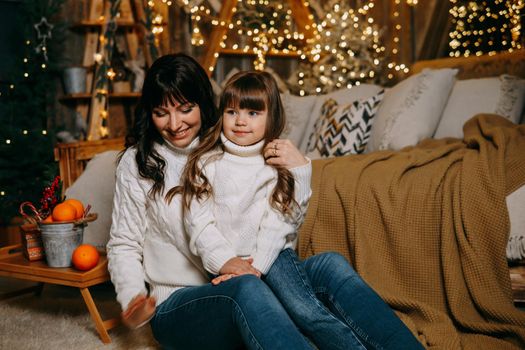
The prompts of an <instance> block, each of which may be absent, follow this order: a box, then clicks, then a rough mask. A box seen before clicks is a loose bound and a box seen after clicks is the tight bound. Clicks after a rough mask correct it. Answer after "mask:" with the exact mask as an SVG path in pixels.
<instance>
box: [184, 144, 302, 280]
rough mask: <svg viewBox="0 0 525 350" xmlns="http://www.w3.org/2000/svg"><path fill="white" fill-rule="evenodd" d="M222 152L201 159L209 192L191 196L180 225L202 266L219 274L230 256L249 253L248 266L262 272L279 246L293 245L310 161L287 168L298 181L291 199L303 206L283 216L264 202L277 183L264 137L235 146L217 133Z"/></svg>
mask: <svg viewBox="0 0 525 350" xmlns="http://www.w3.org/2000/svg"><path fill="white" fill-rule="evenodd" d="M221 139H222V142H223V144H224V151H225V152H224V153H222V154H220V156H213V154H214V152H212V154H211V155H210V157H209V158H208V160H205V161H203V164H204V167H203V173H204V174H205V175H206V177H207V178H208V180H209V181H210V183H211V185H212V188H213V196H212V197H209V198H208V199H206V200H202V201H199V200H197V199H194V200H193V201H192V203H191V206H190V210H189V211H188V212H186V214H185V217H184V223H185V225H186V232H187V233H188V235H189V237H190V250H191V251H192V253H194V254H195V255H198V256H200V257H201V259H202V262H203V264H204V268H205V269H206V270H207V271H209V272H210V273H212V274H216V275H217V274H219V270H220V268H221V267H222V266H223V265H224V264H225V263H226V262H227V261H228V260H229V259H231V258H233V257H236V256H240V257H248V256H251V257H252V258H253V259H254V261H253V266H254V267H255V268H256V269H258V270H259V271H261V272H262V273H263V274H266V273H267V272H268V270H269V269H270V267H271V265H272V263H273V262H274V261H275V259H276V258H277V255H279V252H281V251H282V250H283V249H285V248H288V247H293V248H295V243H296V237H297V229H298V228H299V226H300V224H301V223H302V221H303V215H302V213H304V212H305V211H306V206H307V203H308V199H309V197H310V194H311V191H310V186H309V183H310V175H311V163H310V162H308V164H306V165H304V166H301V167H297V168H294V169H292V172H293V174H294V176H296V178H297V179H298V180H299V181H307V183H306V184H305V183H302V184H301V183H299V182H298V183H297V184H296V186H295V191H296V196H295V197H296V198H298V199H299V201H298V202H299V204H300V206H301V207H302V209H303V210H300V209H298V210H295V212H294V215H293V216H292V217H291V218H290V217H285V216H284V215H283V214H282V213H281V212H279V211H277V210H275V209H274V208H272V207H271V206H270V198H271V195H272V192H273V190H274V188H275V185H276V183H277V171H276V170H275V168H274V167H272V166H270V165H267V164H266V163H265V161H264V158H263V156H262V154H261V151H262V148H263V146H264V141H261V142H258V143H257V144H255V145H251V146H238V145H236V144H235V143H233V142H231V141H229V140H228V139H227V138H226V137H224V135H222V134H221Z"/></svg>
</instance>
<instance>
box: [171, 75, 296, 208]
mask: <svg viewBox="0 0 525 350" xmlns="http://www.w3.org/2000/svg"><path fill="white" fill-rule="evenodd" d="M227 108H236V109H250V110H254V111H263V110H267V111H268V114H267V116H268V117H267V118H268V119H267V122H266V130H265V133H264V146H266V145H267V144H268V143H269V142H271V141H272V140H274V139H276V138H278V137H279V135H280V134H281V133H282V131H283V129H284V126H285V123H286V117H285V113H284V108H283V104H282V101H281V97H280V95H279V89H278V87H277V83H276V82H275V80H274V79H273V77H272V76H271V75H270V74H269V73H267V72H259V71H247V72H239V73H237V74H235V75H234V76H232V77H231V78H230V80H228V82H227V84H226V86H225V88H224V91H223V93H222V95H221V99H220V104H219V116H220V117H219V122H217V124H216V125H215V126H214V127H212V128H211V129H210V130H209V131H208V132H207V133H206V134H205V135H204V136H203V137H202V138H201V142H200V144H199V146H198V147H197V148H196V149H195V150H194V151H193V152H192V153H190V155H189V157H188V161H187V163H186V166H185V168H184V171H183V173H182V184H181V185H180V186H177V187H174V188H172V189H171V190H169V191H168V193H167V194H166V199H167V200H168V201H171V200H172V198H173V196H175V194H177V193H182V204H183V208H184V210H186V209H188V208H189V205H190V202H191V200H192V198H193V197H194V196H195V197H196V198H197V199H198V200H202V199H204V198H207V197H209V196H210V195H213V189H212V187H211V185H210V183H209V181H208V179H207V178H206V176H205V175H204V174H203V173H202V168H201V167H200V166H199V161H200V159H201V158H202V156H203V155H204V154H206V153H207V152H210V151H212V150H213V149H215V148H216V147H217V146H221V147H222V148H223V145H222V142H221V138H220V135H221V131H222V119H223V114H224V111H225V110H226V109H227ZM264 146H263V150H264ZM223 151H224V148H223ZM211 159H215V157H213V158H210V159H209V160H211ZM274 168H275V169H276V170H277V184H276V186H275V188H274V190H273V193H272V197H271V200H270V205H271V206H272V207H273V208H275V209H277V210H279V211H280V212H282V213H283V214H285V215H289V214H291V212H292V209H293V206H294V205H296V204H297V203H296V202H295V200H294V184H295V183H294V178H293V175H292V173H290V171H288V169H286V168H284V167H281V166H276V165H274Z"/></svg>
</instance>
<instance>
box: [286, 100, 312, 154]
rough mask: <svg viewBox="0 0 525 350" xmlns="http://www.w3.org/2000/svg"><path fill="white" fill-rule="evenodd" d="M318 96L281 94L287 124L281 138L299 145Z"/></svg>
mask: <svg viewBox="0 0 525 350" xmlns="http://www.w3.org/2000/svg"><path fill="white" fill-rule="evenodd" d="M316 98H317V96H315V95H312V96H304V97H300V96H295V95H291V94H282V95H281V100H282V101H283V107H284V112H285V114H286V126H285V127H284V131H283V133H282V134H281V136H280V138H282V139H289V140H290V141H292V143H293V144H294V145H295V146H297V147H299V145H300V144H301V141H302V140H303V138H304V137H305V135H304V134H305V131H306V126H307V125H308V121H309V119H310V113H311V112H312V108H313V107H314V104H315V101H316Z"/></svg>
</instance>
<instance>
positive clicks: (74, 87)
mask: <svg viewBox="0 0 525 350" xmlns="http://www.w3.org/2000/svg"><path fill="white" fill-rule="evenodd" d="M64 90H65V92H66V94H78V93H84V92H86V68H85V67H69V68H66V69H64Z"/></svg>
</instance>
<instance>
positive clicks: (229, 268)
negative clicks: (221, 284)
mask: <svg viewBox="0 0 525 350" xmlns="http://www.w3.org/2000/svg"><path fill="white" fill-rule="evenodd" d="M252 263H253V258H248V259H243V258H240V257H235V258H231V259H230V260H228V261H226V263H225V264H224V265H223V266H222V267H221V269H220V270H219V275H220V276H222V275H234V276H240V275H255V276H257V277H261V273H260V272H259V270H257V269H256V268H255V267H253V266H252ZM220 276H219V277H220ZM232 277H233V276H232Z"/></svg>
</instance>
